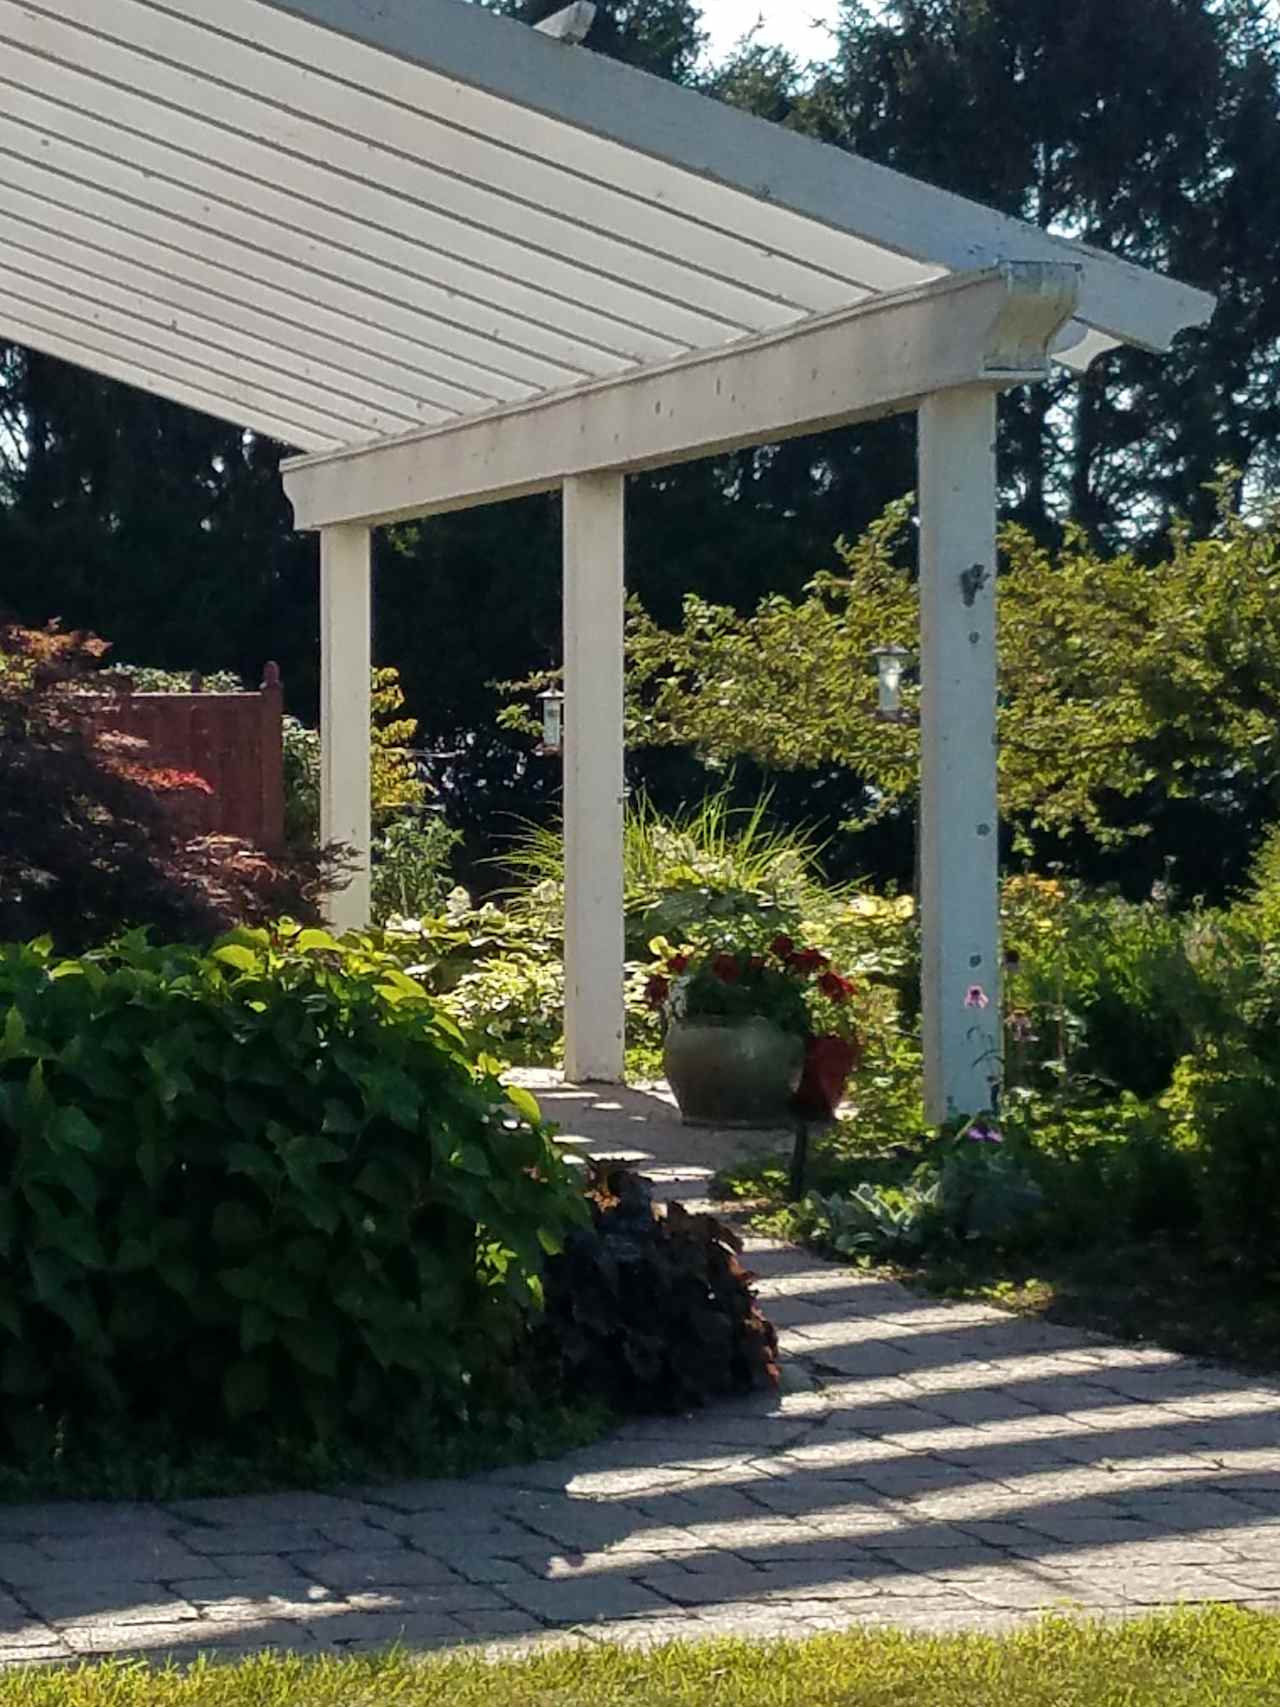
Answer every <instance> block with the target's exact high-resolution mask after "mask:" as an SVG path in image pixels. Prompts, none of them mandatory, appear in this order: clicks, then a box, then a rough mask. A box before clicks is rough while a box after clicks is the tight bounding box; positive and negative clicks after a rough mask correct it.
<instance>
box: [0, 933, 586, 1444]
mask: <svg viewBox="0 0 1280 1707" xmlns="http://www.w3.org/2000/svg"><path fill="white" fill-rule="evenodd" d="M512 1104H518V1105H519V1106H518V1107H517V1108H513V1107H512ZM536 1114H537V1110H536V1105H534V1104H533V1103H532V1099H530V1098H528V1097H527V1096H524V1095H523V1094H522V1093H519V1092H511V1093H509V1094H508V1093H505V1092H504V1091H503V1089H502V1088H501V1086H500V1085H499V1084H498V1083H497V1082H496V1080H494V1079H493V1078H492V1077H489V1076H487V1075H486V1073H485V1072H482V1071H480V1070H477V1069H475V1068H473V1067H472V1066H471V1065H470V1064H469V1063H468V1060H467V1058H466V1055H465V1053H464V1048H463V1041H462V1038H461V1036H460V1034H459V1033H458V1031H457V1029H456V1027H455V1026H454V1025H453V1023H452V1022H451V1021H450V1020H449V1019H448V1017H447V1016H446V1015H445V1014H444V1013H443V1012H442V1010H441V1009H440V1007H439V1005H438V1004H437V1003H436V1002H434V1001H433V1000H432V999H430V998H429V997H428V996H427V995H426V994H425V992H424V991H423V989H422V987H421V986H420V985H419V984H417V983H416V982H415V981H414V980H413V979H411V978H409V977H408V976H407V975H406V974H405V973H404V972H403V971H401V970H400V968H399V967H398V965H397V964H396V963H395V961H394V959H393V958H392V957H391V956H390V955H388V954H387V953H385V952H384V951H382V949H381V948H380V947H379V946H378V945H377V943H376V942H375V941H374V939H361V938H347V939H344V941H343V942H342V943H338V942H335V941H334V939H333V938H332V937H330V936H328V935H326V934H325V933H324V932H322V931H316V930H302V929H301V928H300V927H296V926H287V927H282V928H281V929H280V930H279V931H278V932H277V933H276V934H274V935H268V933H266V932H265V931H256V932H240V933H237V934H235V935H233V936H231V937H229V938H226V939H224V940H223V941H221V942H220V943H219V944H218V945H217V946H215V948H214V949H213V950H212V951H211V952H210V953H208V954H202V953H200V952H199V951H197V950H195V949H193V948H186V947H176V948H159V947H153V946H151V945H149V944H148V942H147V941H146V940H145V939H144V938H143V937H142V936H140V935H135V936H132V937H128V938H125V939H124V940H122V941H120V942H118V943H116V944H114V945H113V946H111V947H109V948H106V949H103V950H100V951H98V952H94V953H90V954H86V955H85V956H83V957H82V958H81V959H79V960H72V961H57V960H55V959H54V958H53V956H52V954H51V952H50V950H49V948H48V945H47V944H37V945H35V946H34V947H30V948H9V949H5V950H2V951H0V1140H3V1158H4V1170H3V1176H2V1178H3V1187H4V1189H3V1192H2V1193H0V1394H2V1395H3V1407H2V1409H0V1426H2V1427H3V1428H4V1430H5V1431H6V1433H7V1435H8V1437H9V1440H10V1442H11V1444H12V1446H13V1448H14V1449H16V1450H17V1451H19V1452H23V1451H25V1452H32V1453H38V1452H40V1451H42V1450H44V1449H45V1448H46V1446H47V1442H48V1440H49V1438H50V1436H51V1435H52V1433H53V1432H54V1431H55V1430H60V1429H69V1430H71V1431H72V1432H73V1433H74V1432H75V1431H76V1430H82V1429H86V1428H92V1427H94V1426H96V1425H102V1426H104V1427H118V1426H119V1425H120V1424H121V1423H126V1424H127V1423H129V1422H135V1423H137V1424H138V1425H140V1426H143V1427H145V1426H147V1425H149V1424H151V1423H152V1422H154V1421H155V1420H156V1419H163V1420H165V1421H167V1422H170V1423H172V1424H173V1425H174V1427H175V1428H176V1429H178V1430H179V1431H180V1433H181V1434H182V1435H183V1436H184V1437H197V1438H208V1437H223V1438H225V1437H228V1436H233V1435H235V1434H236V1432H237V1431H238V1430H239V1431H245V1430H248V1431H252V1429H253V1428H254V1427H255V1426H259V1425H261V1426H263V1427H269V1429H270V1431H271V1433H272V1434H273V1435H276V1436H288V1435H293V1436H296V1437H298V1438H313V1439H315V1438H325V1437H332V1436H335V1435H339V1434H341V1433H343V1432H344V1431H354V1432H356V1433H358V1434H359V1435H360V1436H361V1437H362V1439H364V1440H365V1441H366V1442H368V1441H371V1440H376V1439H377V1438H378V1437H380V1436H382V1435H386V1436H388V1437H392V1436H395V1435H397V1433H399V1432H401V1431H415V1432H416V1433H417V1434H418V1435H419V1436H420V1435H421V1432H422V1431H423V1430H428V1429H429V1428H430V1427H431V1425H432V1424H433V1423H434V1422H437V1421H440V1420H442V1419H445V1418H450V1419H457V1418H460V1417H466V1416H467V1415H468V1414H470V1412H471V1410H472V1409H473V1407H475V1406H477V1405H481V1404H483V1403H485V1402H486V1401H487V1399H488V1398H489V1397H492V1396H493V1395H499V1396H500V1395H502V1394H504V1393H510V1392H511V1390H512V1384H513V1382H515V1381H516V1380H517V1379H518V1378H519V1374H518V1370H519V1365H520V1362H521V1359H520V1357H519V1356H518V1352H519V1348H520V1347H521V1345H522V1343H523V1340H524V1336H525V1333H526V1318H527V1312H528V1310H529V1309H530V1307H531V1306H533V1305H535V1304H536V1303H537V1302H538V1300H539V1297H540V1272H541V1268H542V1265H543V1260H544V1257H545V1255H546V1253H547V1252H548V1251H554V1250H558V1249H559V1248H560V1244H561V1241H562V1239H563V1237H564V1235H565V1232H566V1231H567V1230H568V1229H569V1228H570V1227H571V1226H572V1225H574V1224H575V1222H576V1221H577V1220H579V1219H580V1218H581V1214H582V1208H581V1200H580V1195H579V1192H578V1190H577V1189H576V1188H575V1187H574V1186H573V1184H572V1183H571V1180H570V1176H569V1174H568V1171H567V1169H566V1168H565V1167H564V1165H563V1164H562V1163H561V1161H560V1160H559V1158H558V1157H557V1155H556V1153H555V1151H554V1148H553V1146H552V1145H551V1144H550V1143H549V1142H548V1140H547V1138H546V1136H545V1134H544V1133H543V1131H542V1129H541V1128H540V1126H539V1125H538V1124H537V1123H536Z"/></svg>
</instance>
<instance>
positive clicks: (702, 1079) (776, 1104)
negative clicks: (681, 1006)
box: [663, 1017, 805, 1131]
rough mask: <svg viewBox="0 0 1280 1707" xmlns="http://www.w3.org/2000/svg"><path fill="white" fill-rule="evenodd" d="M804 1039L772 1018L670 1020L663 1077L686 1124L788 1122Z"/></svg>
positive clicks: (762, 1127)
mask: <svg viewBox="0 0 1280 1707" xmlns="http://www.w3.org/2000/svg"><path fill="white" fill-rule="evenodd" d="M804 1056H805V1048H804V1039H803V1038H802V1037H797V1036H795V1035H794V1034H793V1033H792V1032H789V1031H783V1030H781V1029H780V1027H778V1026H776V1025H774V1024H773V1023H772V1021H770V1020H767V1019H760V1018H759V1017H753V1018H751V1019H745V1020H715V1019H699V1020H673V1021H672V1023H671V1025H670V1027H669V1028H668V1031H667V1038H666V1043H665V1045H664V1048H663V1060H664V1064H665V1067H666V1074H667V1082H668V1083H669V1084H670V1086H671V1089H672V1091H673V1093H674V1095H675V1099H676V1102H677V1103H678V1104H679V1108H680V1114H681V1117H682V1119H683V1121H684V1124H685V1125H686V1126H731V1127H743V1128H747V1129H755V1130H760V1131H764V1130H768V1129H769V1128H771V1127H781V1126H788V1125H790V1123H791V1118H792V1116H791V1112H790V1111H791V1099H792V1097H793V1096H794V1095H795V1093H796V1089H797V1087H798V1085H799V1083H800V1076H801V1074H802V1073H803V1071H804Z"/></svg>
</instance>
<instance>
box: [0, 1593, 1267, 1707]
mask: <svg viewBox="0 0 1280 1707" xmlns="http://www.w3.org/2000/svg"><path fill="white" fill-rule="evenodd" d="M1271 1702H1280V1617H1275V1616H1269V1615H1266V1614H1253V1613H1246V1612H1240V1611H1235V1610H1231V1609H1229V1608H1215V1609H1212V1610H1209V1611H1205V1612H1196V1613H1190V1612H1188V1613H1185V1614H1178V1615H1174V1616H1170V1617H1164V1618H1159V1619H1151V1620H1147V1621H1144V1622H1140V1623H1134V1624H1127V1625H1117V1626H1111V1627H1108V1626H1104V1625H1075V1624H1071V1623H1067V1622H1065V1621H1055V1622H1050V1623H1046V1624H1042V1625H1040V1626H1038V1627H1036V1628H1034V1629H1031V1630H1028V1631H1026V1632H1024V1633H1021V1634H1018V1635H1015V1636H1007V1637H999V1638H997V1637H980V1636H972V1637H951V1638H927V1637H909V1636H903V1635H897V1634H886V1633H881V1634H865V1635H848V1636H830V1637H823V1638H820V1639H818V1640H816V1641H813V1642H808V1643H804V1644H797V1645H790V1644H778V1643H770V1644H760V1645H752V1644H746V1643H714V1644H707V1645H703V1646H698V1647H674V1648H665V1649H661V1650H658V1651H655V1652H653V1653H627V1652H621V1651H619V1650H617V1649H613V1648H607V1647H605V1648H592V1649H575V1650H571V1651H566V1652H561V1653H550V1654H547V1655H545V1656H543V1657H540V1658H537V1659H533V1660H526V1661H522V1662H519V1663H515V1664H507V1665H497V1666H493V1665H487V1664H485V1663H484V1662H483V1661H480V1660H475V1659H461V1658H459V1659H444V1660H428V1661H418V1662H414V1661H412V1660H406V1659H394V1658H393V1659H387V1660H333V1661H326V1662H306V1661H299V1660H278V1661H277V1660H271V1659H265V1658H264V1659H256V1660H251V1661H249V1662H247V1663H244V1664H242V1665H239V1666H230V1665H227V1666H219V1665H216V1664H215V1665H209V1666H199V1667H197V1668H195V1669H194V1670H192V1671H189V1672H187V1673H185V1674H184V1673H179V1672H167V1673H158V1672H155V1671H152V1670H150V1669H148V1668H146V1667H143V1666H136V1667H131V1666H125V1665H109V1666H105V1667H101V1668H97V1669H85V1670H82V1671H79V1672H72V1673H66V1672H61V1673H60V1672H40V1671H33V1672H25V1673H22V1672H20V1673H15V1674H12V1675H10V1676H7V1677H0V1707H1258V1704H1260V1703H1271Z"/></svg>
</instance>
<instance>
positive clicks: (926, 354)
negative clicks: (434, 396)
mask: <svg viewBox="0 0 1280 1707" xmlns="http://www.w3.org/2000/svg"><path fill="white" fill-rule="evenodd" d="M1077 283H1078V274H1077V271H1076V270H1075V269H1074V268H1072V267H1063V266H1056V265H1055V266H1050V267H1044V266H1040V265H1039V264H1037V263H1030V264H1023V263H1014V264H1009V265H1005V266H1002V267H999V268H993V269H991V270H989V271H987V272H983V273H977V274H969V275H966V276H964V277H953V278H948V279H943V280H940V281H938V282H937V283H936V284H931V285H925V286H922V287H919V288H918V289H915V290H911V291H904V292H901V293H899V294H897V295H895V296H889V297H881V298H877V299H875V300H874V301H871V302H868V303H860V304H858V305H857V306H856V307H854V308H851V309H845V310H843V311H841V312H839V313H835V314H829V315H823V316H820V317H815V318H813V319H810V320H807V321H804V322H802V323H801V324H800V325H798V326H794V327H790V328H787V329H786V330H785V331H781V332H774V333H769V334H766V335H763V336H760V337H757V338H752V339H746V340H742V341H740V342H738V343H737V344H733V345H729V346H727V347H726V348H724V349H720V350H713V351H702V352H699V353H698V354H696V355H692V356H688V357H685V358H683V359H681V360H679V361H676V362H672V363H669V364H667V365H665V366H663V367H661V368H657V369H654V368H646V369H643V370H640V371H638V372H637V373H635V374H634V375H631V376H624V377H622V378H617V379H613V380H611V381H607V382H599V383H595V384H591V385H585V386H578V387H574V388H573V389H571V390H567V391H562V392H559V393H554V394H552V395H550V396H547V397H544V398H539V399H535V400H533V401H531V402H529V403H526V404H519V405H515V406H512V407H510V408H505V409H500V410H493V411H491V412H490V413H489V414H487V415H483V416H480V417H477V418H475V419H472V420H468V421H463V422H459V423H458V424H456V425H453V426H447V427H443V428H438V429H434V430H429V431H425V432H415V433H411V434H408V435H405V436H404V437H402V438H399V439H392V440H386V441H384V442H382V443H379V444H376V445H371V446H364V447H356V448H354V449H352V450H350V451H338V452H334V453H331V454H322V455H320V456H316V457H306V458H302V459H300V460H298V461H295V462H292V463H290V464H288V465H287V466H286V469H285V475H284V479H285V490H286V492H287V494H288V496H289V499H290V502H291V503H292V504H293V508H294V515H295V518H296V521H297V525H298V526H299V527H300V528H316V527H325V526H329V525H332V524H333V523H335V522H350V521H359V522H362V523H365V524H370V523H381V522H389V521H396V520H403V519H405V518H407V517H411V516H420V515H430V514H438V513H442V512H445V511H448V510H460V509H466V508H468V507H469V506H471V505H475V504H486V503H495V502H498V501H499V500H502V499H507V498H516V497H523V496H525V495H527V494H529V493H531V492H541V491H548V490H551V489H553V488H555V487H557V486H559V485H561V484H562V483H563V482H564V481H565V480H567V479H570V478H572V477H573V476H575V475H579V474H590V473H602V472H613V473H623V472H632V471H635V470H638V469H644V468H657V467H663V466H665V465H668V464H671V463H675V462H681V461H688V460H690V459H692V458H695V457H700V456H710V455H713V454H717V453H719V452H723V451H727V450H733V449H737V448H740V447H742V446H745V445H753V444H769V443H774V442H776V441H778V440H780V439H785V438H792V437H795V436H797V435H799V434H803V433H812V432H817V431H819V430H821V429H824V428H827V427H833V426H838V425H841V424H843V423H846V422H850V421H857V420H866V419H870V418H872V417H874V416H877V415H885V414H892V413H895V412H898V411H902V410H907V409H913V408H915V407H916V406H917V404H918V403H919V401H920V400H921V398H923V397H926V396H928V395H929V394H930V393H931V392H935V391H942V390H947V389H949V388H951V387H955V386H961V385H968V384H972V383H974V382H975V381H980V380H983V379H986V378H990V379H992V380H994V381H995V382H996V383H999V384H1020V383H1022V382H1024V381H1027V380H1034V379H1042V378H1044V377H1046V375H1047V373H1048V362H1049V357H1048V353H1047V352H1048V347H1049V345H1050V343H1051V342H1052V340H1053V338H1054V337H1055V336H1056V334H1057V333H1058V331H1059V329H1060V328H1061V327H1062V326H1063V324H1064V323H1065V322H1066V321H1067V320H1069V319H1070V318H1071V315H1072V312H1073V310H1074V307H1075V302H1076V290H1077Z"/></svg>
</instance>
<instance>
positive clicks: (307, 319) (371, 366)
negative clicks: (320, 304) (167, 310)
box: [0, 178, 485, 420]
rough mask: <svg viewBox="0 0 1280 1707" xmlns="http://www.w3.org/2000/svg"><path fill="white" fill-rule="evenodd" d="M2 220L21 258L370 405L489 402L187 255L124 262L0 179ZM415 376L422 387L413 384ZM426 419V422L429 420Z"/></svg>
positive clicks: (83, 229) (68, 215)
mask: <svg viewBox="0 0 1280 1707" xmlns="http://www.w3.org/2000/svg"><path fill="white" fill-rule="evenodd" d="M0 217H3V222H5V242H7V244H9V246H12V248H14V249H15V253H22V251H26V253H31V254H39V256H44V258H48V259H51V261H61V263H63V265H65V266H70V268H75V270H77V271H89V273H90V275H92V277H94V278H104V280H108V282H109V283H113V285H116V287H119V288H125V290H135V292H137V294H138V295H140V297H145V299H152V300H155V302H157V304H160V306H162V307H164V306H169V307H174V309H181V311H183V312H186V314H195V316H198V318H201V319H205V321H208V323H210V324H218V326H230V328H232V329H236V331H241V333H247V335H249V336H253V338H258V340H259V341H263V343H275V345H276V347H278V348H280V350H288V352H292V353H297V355H300V357H305V358H307V360H311V362H317V364H323V365H324V369H326V370H328V376H329V379H328V382H329V384H336V386H340V387H341V389H343V391H346V393H348V394H350V396H355V398H362V399H364V401H365V403H370V405H372V406H375V408H389V410H408V411H411V413H416V411H418V410H420V408H422V405H423V403H425V405H428V406H430V408H432V410H433V411H435V418H437V420H442V418H444V417H445V415H456V413H459V410H468V411H471V413H474V410H476V408H483V406H485V403H483V399H480V398H478V396H476V393H463V391H457V389H456V387H452V386H444V384H439V382H435V381H428V379H427V376H422V374H418V376H413V372H411V370H410V369H406V367H404V365H396V364H394V362H389V360H386V358H384V357H382V355H379V353H377V352H375V350H362V348H360V345H358V343H350V341H348V328H343V326H341V321H340V319H338V316H333V323H335V324H331V326H326V329H324V331H321V329H319V326H321V323H323V321H324V314H323V311H319V309H317V307H316V306H312V304H305V302H300V300H295V299H290V297H282V299H280V300H278V302H276V304H268V306H263V302H261V297H263V295H265V294H263V292H261V290H259V292H256V294H254V295H253V297H249V295H244V282H241V294H237V280H236V278H234V277H227V278H218V277H217V275H215V273H208V271H207V273H205V277H201V278H191V277H184V273H186V270H188V268H189V261H188V263H186V268H184V265H183V263H184V258H183V256H181V254H176V253H174V251H166V249H152V251H150V253H147V251H143V248H142V246H135V253H143V254H145V259H142V258H140V259H135V258H131V256H123V254H119V253H116V251H113V249H111V248H109V246H106V244H102V241H101V239H102V236H106V234H108V229H104V227H101V225H96V224H94V222H92V220H85V218H80V215H77V213H72V212H70V210H67V208H58V207H53V205H51V203H43V201H38V200H36V198H34V196H27V195H24V193H22V191H19V189H15V188H14V186H12V184H10V183H7V181H5V179H3V178H0ZM415 377H416V384H415ZM423 418H425V417H423Z"/></svg>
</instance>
